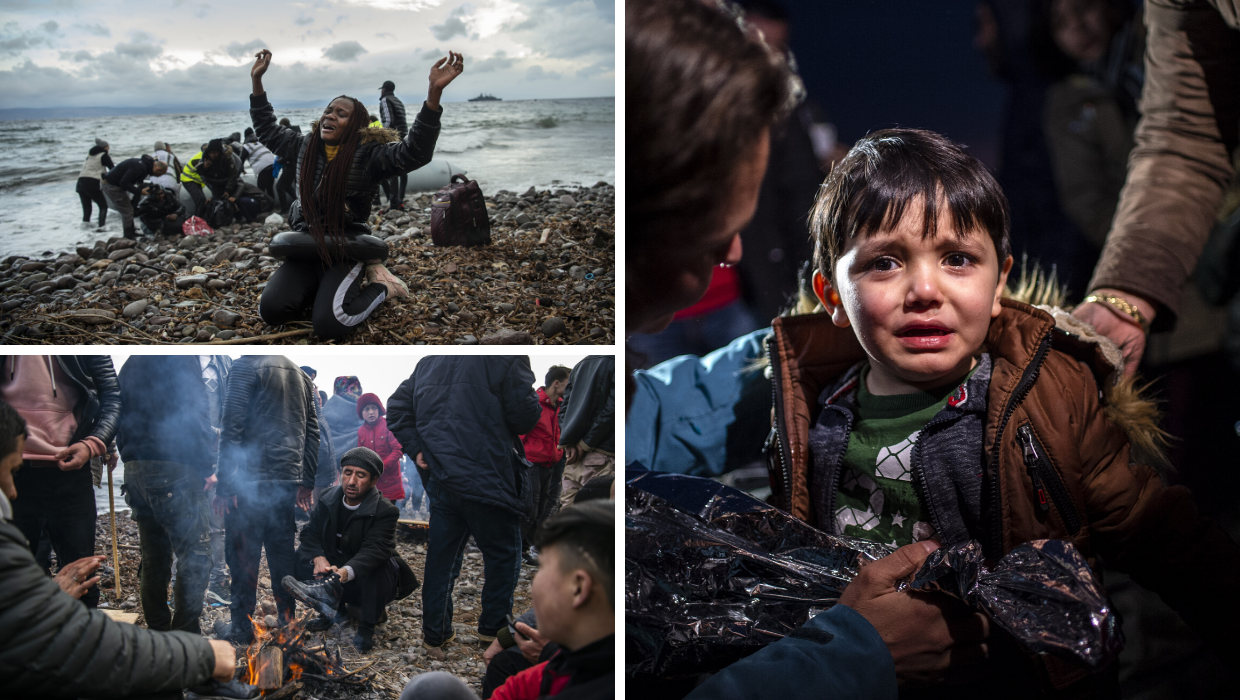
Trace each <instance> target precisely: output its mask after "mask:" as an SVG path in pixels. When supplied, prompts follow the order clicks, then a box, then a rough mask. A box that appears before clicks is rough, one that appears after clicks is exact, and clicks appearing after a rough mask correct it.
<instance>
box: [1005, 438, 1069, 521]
mask: <svg viewBox="0 0 1240 700" xmlns="http://www.w3.org/2000/svg"><path fill="white" fill-rule="evenodd" d="M1016 437H1017V440H1019V441H1020V446H1021V451H1022V452H1023V453H1024V455H1025V469H1026V470H1028V472H1029V478H1030V479H1032V480H1033V488H1034V490H1035V491H1036V492H1037V494H1038V510H1039V511H1041V512H1042V513H1047V512H1049V511H1050V501H1054V502H1055V509H1056V510H1058V511H1059V517H1061V518H1063V523H1064V525H1065V526H1066V527H1067V528H1068V534H1071V535H1075V534H1076V533H1077V532H1079V531H1080V529H1081V518H1080V516H1079V515H1078V514H1077V512H1076V506H1074V505H1073V504H1072V498H1071V496H1069V495H1068V490H1067V489H1066V488H1065V487H1064V485H1063V481H1062V480H1060V478H1059V474H1058V472H1056V471H1055V466H1054V465H1053V464H1051V460H1050V457H1049V456H1047V454H1046V450H1045V449H1043V448H1042V445H1041V443H1039V442H1038V437H1037V436H1036V435H1034V434H1033V428H1032V427H1031V426H1030V425H1029V423H1027V422H1026V423H1023V424H1021V426H1020V427H1019V428H1017V429H1016ZM1048 492H1049V494H1050V498H1049V500H1048V499H1047V493H1048Z"/></svg>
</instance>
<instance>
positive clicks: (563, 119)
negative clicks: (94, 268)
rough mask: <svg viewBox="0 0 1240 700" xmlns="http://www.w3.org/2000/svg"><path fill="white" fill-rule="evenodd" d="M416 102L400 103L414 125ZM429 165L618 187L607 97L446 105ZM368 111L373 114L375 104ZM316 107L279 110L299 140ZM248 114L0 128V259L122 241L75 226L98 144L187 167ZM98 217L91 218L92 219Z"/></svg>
mask: <svg viewBox="0 0 1240 700" xmlns="http://www.w3.org/2000/svg"><path fill="white" fill-rule="evenodd" d="M420 106H421V102H420V101H415V99H413V98H409V99H406V102H405V110H406V112H407V118H408V120H409V121H410V122H412V120H413V118H414V116H415V115H416V114H417V112H418V110H419V109H420ZM443 107H444V113H443V118H442V130H441V131H440V133H439V140H438V143H437V144H436V146H435V158H436V159H437V160H446V161H448V162H449V163H451V164H452V166H453V167H454V168H455V169H464V170H466V171H467V172H468V177H469V178H471V179H474V180H477V181H478V184H479V186H480V187H481V188H482V192H483V194H487V195H489V194H491V193H494V192H495V191H497V190H501V189H506V190H511V191H518V192H521V191H525V190H527V189H529V188H530V187H531V186H533V187H538V188H544V187H560V186H574V185H584V186H587V187H588V186H590V185H593V184H595V183H596V182H598V181H600V180H602V181H605V182H608V183H611V184H615V181H616V142H615V121H616V106H615V99H614V98H611V97H600V98H586V99H571V100H520V101H511V102H510V101H502V102H450V103H444V105H443ZM367 109H368V110H370V111H371V112H372V113H377V111H378V105H377V104H368V105H367ZM321 112H322V109H321V108H318V107H315V108H308V109H278V110H276V117H277V118H280V117H288V118H289V120H290V121H292V123H294V124H297V125H300V126H301V128H302V132H303V133H306V132H307V131H308V128H309V124H310V123H311V122H312V121H313V120H314V119H316V118H317V117H318V116H319V114H321ZM250 125H251V122H250V115H249V112H248V111H235V112H204V113H197V114H143V115H132V116H119V117H81V118H76V119H48V120H24V121H0V154H3V155H2V156H0V257H3V256H7V255H15V254H21V255H42V254H46V253H60V252H66V251H72V250H73V247H74V246H75V245H77V244H85V245H91V244H93V242H94V241H96V240H99V239H106V238H109V237H112V236H118V235H120V231H121V218H120V215H119V214H118V213H117V212H115V211H113V212H110V213H109V214H108V223H107V228H106V230H105V231H103V232H96V231H95V230H94V228H95V227H94V224H93V223H92V224H91V225H90V226H85V225H83V224H82V207H81V204H80V202H79V200H78V195H77V192H76V191H75V187H76V185H77V176H78V172H79V171H80V170H81V168H82V163H83V162H84V161H85V160H86V156H87V154H88V153H89V151H90V149H91V147H92V146H94V145H95V139H96V138H102V139H103V140H104V141H107V142H108V143H109V144H110V146H111V150H110V151H109V155H111V156H112V160H113V161H114V162H115V163H120V162H121V161H122V160H125V159H127V158H133V157H137V156H140V155H142V154H143V153H151V152H152V150H153V147H154V144H155V142H156V141H164V142H166V143H167V144H168V145H169V146H171V147H172V150H173V153H174V154H176V156H177V157H178V158H180V160H181V162H182V163H185V162H186V161H187V160H188V159H189V157H190V156H192V155H194V154H195V153H197V152H198V151H199V150H200V149H201V147H202V144H204V143H205V142H207V141H209V140H210V139H213V138H222V137H226V136H228V135H229V134H231V133H233V132H244V131H245V128H246V127H247V126H250ZM98 218H99V214H98V212H97V211H95V212H93V213H92V216H91V220H92V222H93V221H98Z"/></svg>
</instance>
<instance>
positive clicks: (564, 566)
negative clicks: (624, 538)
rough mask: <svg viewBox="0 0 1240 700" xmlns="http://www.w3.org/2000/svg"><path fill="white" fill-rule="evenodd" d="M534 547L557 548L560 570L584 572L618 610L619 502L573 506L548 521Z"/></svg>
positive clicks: (598, 501)
mask: <svg viewBox="0 0 1240 700" xmlns="http://www.w3.org/2000/svg"><path fill="white" fill-rule="evenodd" d="M534 546H536V547H538V548H539V549H542V548H544V547H551V546H554V547H556V548H557V551H558V552H559V553H560V567H561V571H571V570H573V569H585V570H586V571H588V572H590V575H591V576H593V577H594V578H595V579H596V580H597V581H598V582H599V583H601V584H603V589H604V591H606V593H607V602H608V603H609V604H610V605H611V607H612V609H615V607H616V596H615V594H614V591H615V584H614V581H615V574H614V571H615V561H616V502H615V501H612V500H606V501H604V500H595V501H588V502H586V503H574V504H573V505H571V506H568V507H567V508H564V509H562V510H560V512H559V513H556V514H555V515H553V516H551V517H550V518H547V520H546V521H545V522H544V523H543V524H542V527H540V528H539V529H538V531H537V532H536V533H535V535H534Z"/></svg>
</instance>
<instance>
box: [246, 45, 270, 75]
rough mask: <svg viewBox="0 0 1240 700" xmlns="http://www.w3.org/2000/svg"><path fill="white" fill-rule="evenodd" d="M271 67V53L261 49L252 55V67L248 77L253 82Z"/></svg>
mask: <svg viewBox="0 0 1240 700" xmlns="http://www.w3.org/2000/svg"><path fill="white" fill-rule="evenodd" d="M270 67H271V52H270V51H268V50H267V49H263V50H262V51H259V52H258V53H256V54H254V67H253V68H250V77H251V78H254V79H255V80H257V79H259V78H261V77H263V74H264V73H266V72H267V69H268V68H270Z"/></svg>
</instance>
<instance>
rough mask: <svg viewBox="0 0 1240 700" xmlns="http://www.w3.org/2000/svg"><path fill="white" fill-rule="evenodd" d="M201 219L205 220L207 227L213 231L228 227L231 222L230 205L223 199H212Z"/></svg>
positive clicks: (231, 211) (231, 207)
mask: <svg viewBox="0 0 1240 700" xmlns="http://www.w3.org/2000/svg"><path fill="white" fill-rule="evenodd" d="M202 218H204V219H206V221H207V225H208V226H210V227H211V228H214V229H218V228H220V227H222V226H229V225H231V224H232V222H233V206H232V203H231V202H229V201H228V200H227V199H223V198H216V199H213V200H211V203H210V204H208V205H207V209H206V212H205V213H204V214H203V215H202Z"/></svg>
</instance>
